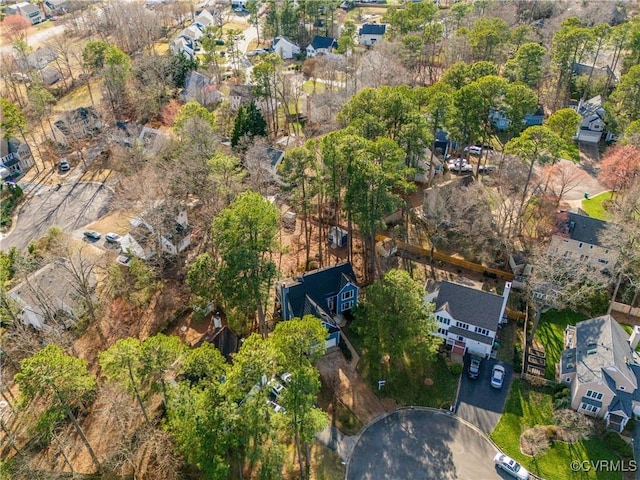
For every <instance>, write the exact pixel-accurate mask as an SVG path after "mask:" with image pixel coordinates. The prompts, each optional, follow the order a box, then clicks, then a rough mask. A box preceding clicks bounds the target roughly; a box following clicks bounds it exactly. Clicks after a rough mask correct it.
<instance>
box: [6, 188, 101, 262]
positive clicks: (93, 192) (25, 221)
mask: <svg viewBox="0 0 640 480" xmlns="http://www.w3.org/2000/svg"><path fill="white" fill-rule="evenodd" d="M25 193H27V194H28V195H29V196H30V198H28V199H27V200H26V201H25V203H24V204H23V205H22V206H21V207H20V208H19V210H18V217H17V220H16V222H15V225H14V227H13V229H12V230H11V232H10V233H9V234H8V235H6V236H5V237H4V238H2V239H0V249H2V250H9V248H11V247H13V246H15V247H17V248H18V250H22V249H24V248H26V246H27V245H28V244H29V242H31V241H33V240H37V239H38V238H40V237H41V236H43V235H44V234H45V233H47V230H48V229H49V227H51V226H53V225H57V226H59V227H60V228H62V229H63V230H64V231H67V232H69V231H71V230H75V229H77V228H79V227H81V226H84V225H86V224H88V223H91V222H93V221H94V220H96V219H98V218H100V217H101V216H103V215H104V214H106V213H107V211H108V207H109V202H110V201H111V197H112V194H111V191H110V190H109V189H108V188H106V187H105V186H104V185H103V184H101V183H92V182H87V183H84V182H82V183H73V184H70V183H67V184H64V185H61V187H60V188H59V189H57V188H55V187H50V186H48V185H35V186H33V185H29V187H28V188H25Z"/></svg>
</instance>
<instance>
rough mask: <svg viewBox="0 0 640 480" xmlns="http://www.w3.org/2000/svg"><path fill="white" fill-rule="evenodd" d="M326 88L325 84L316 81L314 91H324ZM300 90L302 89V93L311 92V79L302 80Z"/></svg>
mask: <svg viewBox="0 0 640 480" xmlns="http://www.w3.org/2000/svg"><path fill="white" fill-rule="evenodd" d="M326 89H327V86H326V85H325V84H324V83H322V82H318V81H316V91H315V93H324V92H325V90H326ZM302 90H303V91H304V93H307V94H309V95H311V94H313V93H314V91H313V80H307V81H306V82H304V83H303V84H302Z"/></svg>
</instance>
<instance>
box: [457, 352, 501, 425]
mask: <svg viewBox="0 0 640 480" xmlns="http://www.w3.org/2000/svg"><path fill="white" fill-rule="evenodd" d="M469 361H470V356H469V355H465V357H464V372H463V374H462V382H461V384H460V394H459V395H458V404H457V406H456V407H457V408H456V413H457V414H458V416H460V417H462V418H464V419H465V420H466V421H468V422H471V423H473V424H474V425H475V426H477V427H478V428H479V429H480V430H482V431H483V432H484V433H486V434H487V435H488V434H490V433H491V432H492V431H493V429H494V428H495V427H496V425H497V424H498V422H499V421H500V416H501V415H502V411H503V410H504V402H505V400H506V399H507V393H508V392H509V385H510V384H511V377H512V375H513V368H512V367H511V365H508V364H505V363H502V362H500V363H501V364H502V365H503V366H504V368H505V371H506V375H505V379H504V383H503V385H502V388H501V389H500V390H498V389H495V388H493V387H492V386H491V383H490V382H491V369H492V368H493V366H494V365H495V364H496V363H498V361H497V360H495V359H488V360H482V363H481V364H480V375H479V376H478V378H477V379H476V380H471V379H470V378H469V377H467V368H468V366H469Z"/></svg>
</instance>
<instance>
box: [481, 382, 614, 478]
mask: <svg viewBox="0 0 640 480" xmlns="http://www.w3.org/2000/svg"><path fill="white" fill-rule="evenodd" d="M552 405H553V395H552V394H551V389H550V388H546V389H542V388H534V387H530V386H528V385H527V384H525V383H524V382H523V381H522V380H514V381H513V383H512V385H511V390H510V392H509V397H508V398H507V403H506V405H505V409H504V413H503V415H502V418H501V419H500V422H499V423H498V425H497V426H496V428H495V429H494V431H493V433H492V434H491V438H492V440H493V441H494V442H495V443H496V445H498V447H500V449H501V450H503V451H504V452H505V453H506V454H507V455H509V456H510V457H513V458H514V459H515V460H517V461H518V462H520V463H522V464H523V465H524V466H525V468H527V469H528V470H529V471H530V472H532V473H534V474H536V475H539V476H541V477H542V478H545V479H554V480H564V479H567V480H569V479H570V480H576V479H580V480H582V479H595V478H598V479H604V480H609V479H620V478H621V476H620V473H615V472H603V471H601V472H598V473H597V475H596V473H594V472H593V471H591V472H579V473H576V472H574V471H572V470H571V462H572V461H576V460H577V461H584V460H593V461H597V460H618V456H617V455H616V454H615V452H613V451H612V450H611V449H609V448H608V447H607V446H606V444H605V442H604V441H603V440H601V439H599V438H589V439H586V440H581V441H580V442H577V443H574V444H568V443H564V442H560V441H555V442H552V444H551V445H550V447H549V448H548V449H547V450H546V451H545V452H544V453H543V454H541V455H538V456H537V457H529V456H527V455H524V454H523V453H521V451H520V434H521V433H522V432H523V431H524V430H526V429H527V428H530V427H533V426H535V425H551V424H553V407H552Z"/></svg>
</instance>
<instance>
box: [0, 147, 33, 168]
mask: <svg viewBox="0 0 640 480" xmlns="http://www.w3.org/2000/svg"><path fill="white" fill-rule="evenodd" d="M32 166H33V155H32V154H31V149H30V148H29V145H27V144H26V143H23V142H21V141H20V140H18V139H17V138H10V139H6V138H2V139H0V167H2V168H5V169H7V170H8V171H9V174H10V175H16V176H17V175H21V174H22V173H24V172H26V171H27V170H29V168H31V167H32Z"/></svg>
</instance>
